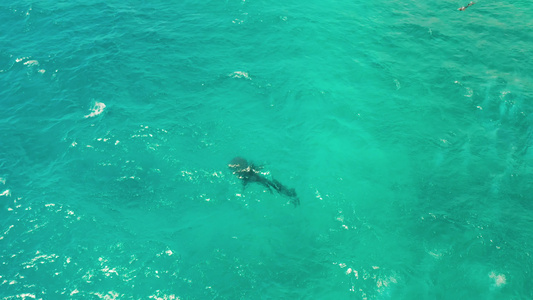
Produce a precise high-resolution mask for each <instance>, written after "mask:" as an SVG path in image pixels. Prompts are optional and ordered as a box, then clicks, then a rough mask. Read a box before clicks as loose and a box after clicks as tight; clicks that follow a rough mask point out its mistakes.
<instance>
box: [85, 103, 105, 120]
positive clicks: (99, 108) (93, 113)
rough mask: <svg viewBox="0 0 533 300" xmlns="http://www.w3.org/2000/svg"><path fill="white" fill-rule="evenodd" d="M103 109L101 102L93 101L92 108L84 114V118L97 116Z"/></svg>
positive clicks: (103, 105)
mask: <svg viewBox="0 0 533 300" xmlns="http://www.w3.org/2000/svg"><path fill="white" fill-rule="evenodd" d="M104 109H105V104H104V103H103V102H95V103H94V106H93V108H92V109H91V113H90V114H88V115H86V116H85V118H92V117H95V116H98V115H99V114H101V113H103V112H104Z"/></svg>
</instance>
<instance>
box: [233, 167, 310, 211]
mask: <svg viewBox="0 0 533 300" xmlns="http://www.w3.org/2000/svg"><path fill="white" fill-rule="evenodd" d="M228 167H229V168H230V169H231V170H232V171H233V174H235V175H237V177H238V178H239V179H241V180H242V184H243V187H244V188H246V186H247V185H248V183H251V182H256V183H258V184H260V185H262V186H264V187H266V188H268V190H269V191H270V192H271V193H272V189H274V190H275V191H276V192H278V193H279V194H280V195H284V196H287V197H289V198H290V199H291V202H292V204H294V206H298V205H300V199H299V198H298V195H296V191H295V190H294V189H293V188H288V187H286V186H284V185H283V184H281V183H280V182H279V181H277V180H276V179H274V178H272V180H271V179H268V178H266V177H265V176H264V175H263V174H261V172H260V171H261V169H262V167H258V166H256V165H254V164H253V163H248V161H247V160H246V159H244V158H242V157H235V158H233V159H232V160H231V162H230V163H229V164H228Z"/></svg>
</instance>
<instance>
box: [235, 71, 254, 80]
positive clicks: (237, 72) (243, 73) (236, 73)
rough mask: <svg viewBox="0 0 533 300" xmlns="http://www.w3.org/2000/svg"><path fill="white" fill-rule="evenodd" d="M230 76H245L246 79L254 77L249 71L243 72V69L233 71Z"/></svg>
mask: <svg viewBox="0 0 533 300" xmlns="http://www.w3.org/2000/svg"><path fill="white" fill-rule="evenodd" d="M229 76H230V77H232V78H245V79H248V80H251V79H252V78H251V77H250V75H249V74H248V73H247V72H243V71H235V72H233V73H231V74H230V75H229Z"/></svg>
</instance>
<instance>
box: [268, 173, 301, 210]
mask: <svg viewBox="0 0 533 300" xmlns="http://www.w3.org/2000/svg"><path fill="white" fill-rule="evenodd" d="M270 185H271V186H272V187H273V188H274V189H275V190H276V191H277V192H278V193H280V194H282V195H285V196H287V197H289V198H291V202H292V204H294V206H298V205H300V199H299V198H298V195H296V190H295V189H293V188H287V187H286V186H284V185H283V184H281V183H280V182H279V181H277V180H276V179H272V181H271V182H270Z"/></svg>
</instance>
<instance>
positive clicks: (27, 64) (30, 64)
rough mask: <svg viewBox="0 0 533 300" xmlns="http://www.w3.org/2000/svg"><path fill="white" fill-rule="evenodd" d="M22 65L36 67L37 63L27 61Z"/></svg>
mask: <svg viewBox="0 0 533 300" xmlns="http://www.w3.org/2000/svg"><path fill="white" fill-rule="evenodd" d="M24 65H25V66H38V65H39V62H38V61H36V60H28V61H26V62H24Z"/></svg>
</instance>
